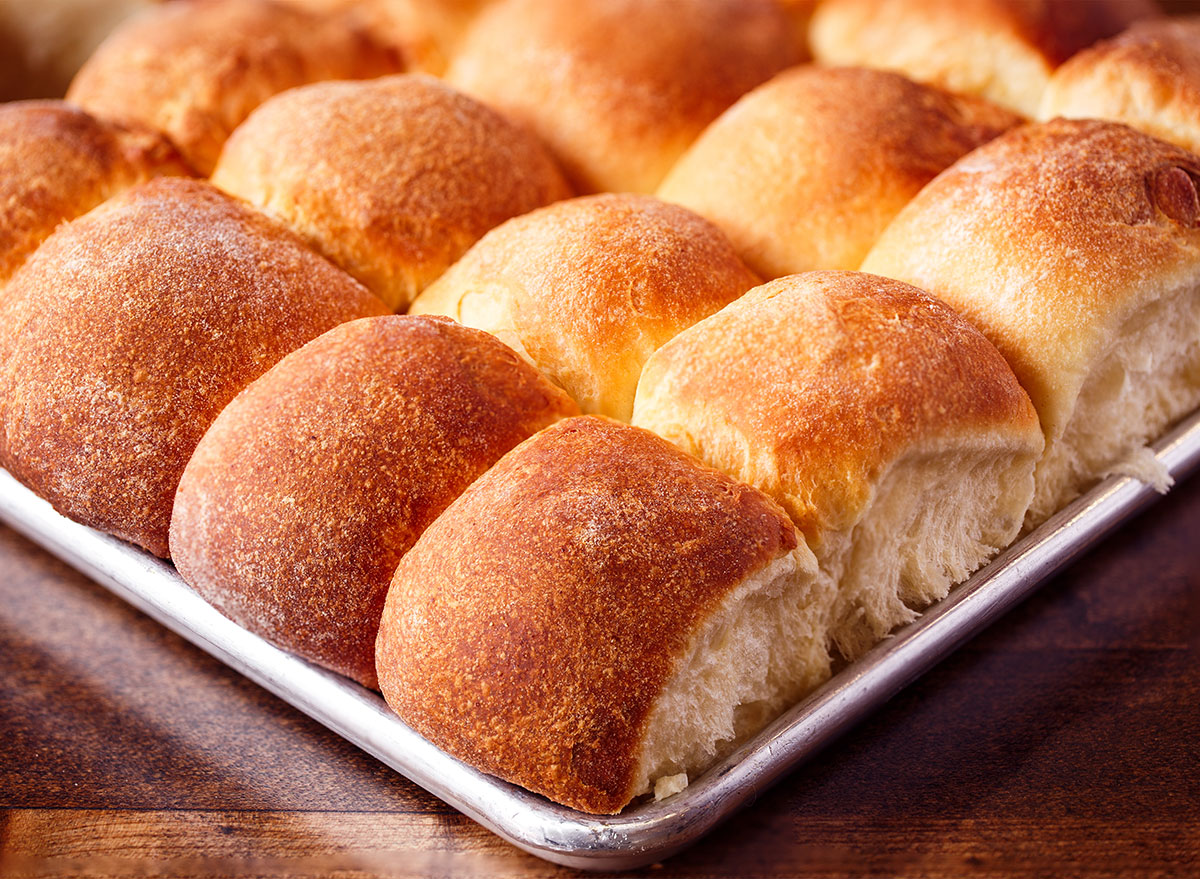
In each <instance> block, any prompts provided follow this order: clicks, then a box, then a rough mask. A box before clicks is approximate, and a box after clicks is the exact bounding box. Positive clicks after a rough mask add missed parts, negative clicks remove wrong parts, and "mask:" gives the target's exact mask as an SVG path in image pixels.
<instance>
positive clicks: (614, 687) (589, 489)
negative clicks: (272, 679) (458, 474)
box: [376, 417, 832, 812]
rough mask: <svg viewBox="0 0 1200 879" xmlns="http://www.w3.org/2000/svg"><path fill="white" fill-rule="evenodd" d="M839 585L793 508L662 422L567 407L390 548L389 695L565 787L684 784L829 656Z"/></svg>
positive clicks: (549, 788)
mask: <svg viewBox="0 0 1200 879" xmlns="http://www.w3.org/2000/svg"><path fill="white" fill-rule="evenodd" d="M831 600H832V588H831V586H830V584H829V582H828V580H827V579H826V578H823V577H822V576H821V575H820V573H819V572H818V571H817V569H816V564H815V560H814V559H813V557H812V554H811V553H810V552H809V551H808V549H807V548H806V547H805V545H804V542H803V539H802V538H800V537H799V535H798V534H797V533H796V530H795V528H794V527H793V526H792V524H791V523H790V522H789V521H788V519H787V517H786V516H785V515H784V514H783V511H782V510H780V509H779V507H778V506H776V505H775V504H774V503H773V502H772V501H770V500H769V499H768V498H766V497H765V496H764V495H762V494H761V493H759V492H758V491H756V490H755V489H753V488H751V487H750V486H747V485H741V484H739V483H737V482H734V481H733V480H731V479H729V478H727V477H725V476H723V475H721V474H719V473H717V472H716V471H713V470H710V469H708V468H707V467H703V466H701V465H700V464H699V463H698V462H696V461H695V460H694V459H691V458H689V457H687V456H686V455H684V454H682V453H681V452H679V451H678V450H677V449H675V448H673V447H672V446H671V445H670V444H669V443H667V442H666V441H665V440H662V439H660V438H659V437H656V436H654V435H653V434H650V433H648V432H646V431H642V430H638V429H637V428H634V427H629V426H627V425H621V424H616V423H614V422H611V421H607V420H605V419H601V418H595V417H584V418H573V419H568V420H566V421H561V422H559V423H558V424H557V425H555V426H554V427H551V428H548V429H547V430H544V431H542V432H541V433H539V434H537V435H536V436H534V437H533V438H532V439H530V440H527V441H526V442H525V443H523V444H522V445H520V446H518V447H517V448H516V449H514V450H513V451H512V452H510V453H509V454H508V455H506V456H505V457H504V458H502V459H501V460H500V462H499V463H497V464H496V466H494V467H493V468H492V469H491V470H489V471H488V472H487V473H485V474H484V475H483V476H481V477H480V478H479V479H478V480H477V481H476V482H475V483H474V484H473V485H472V486H471V487H470V488H468V489H467V491H466V492H465V493H464V494H463V495H462V497H460V498H459V499H458V500H457V501H455V502H454V503H453V504H451V505H450V507H449V508H448V509H447V510H446V512H444V513H443V514H442V515H441V516H440V517H439V518H438V519H437V520H436V521H435V522H434V523H433V525H431V526H430V527H429V528H428V530H426V531H425V533H424V534H423V535H421V537H420V539H419V540H418V541H417V543H416V545H414V546H413V548H412V549H411V550H409V552H408V553H407V554H406V555H405V556H404V558H403V559H402V560H401V561H400V565H399V567H398V568H397V570H396V576H395V579H394V580H393V581H392V585H391V589H390V590H389V592H388V596H387V603H386V605H385V607H384V612H383V621H382V623H381V625H380V631H379V642H378V651H377V657H376V660H377V666H378V671H379V682H380V685H381V686H382V689H383V694H384V697H385V698H386V699H387V701H388V704H390V705H391V706H392V707H393V708H394V709H395V710H396V711H397V712H398V713H399V714H400V716H401V717H402V718H403V719H404V721H405V722H406V723H408V724H409V725H410V726H412V727H413V728H414V729H416V730H417V731H418V732H420V733H421V734H422V735H424V736H426V737H427V738H428V739H429V740H430V741H432V742H433V743H434V744H436V745H438V746H439V747H441V748H444V749H445V750H447V751H449V752H450V753H451V754H454V755H455V756H457V757H459V758H461V759H464V760H466V761H467V762H470V763H473V764H474V765H476V766H478V767H479V768H481V769H482V770H484V771H485V772H489V773H492V774H495V775H499V776H500V777H502V778H505V779H508V780H509V781H513V782H516V783H517V784H521V785H523V786H525V787H527V788H530V789H531V790H534V791H537V792H539V793H542V794H544V795H546V796H548V797H550V798H551V799H553V800H555V801H556V802H560V803H565V804H566V805H569V806H572V807H574V808H576V809H582V810H584V811H588V812H616V811H618V810H620V809H621V808H622V807H623V806H624V805H625V804H627V803H628V802H629V801H630V800H631V799H632V798H633V797H636V796H638V795H640V794H644V793H649V792H651V791H654V792H655V793H656V794H657V795H659V796H663V795H667V794H670V793H673V792H675V791H677V790H679V789H680V788H681V787H682V786H684V785H686V783H687V781H688V779H690V778H693V777H695V776H696V775H698V774H699V773H700V772H702V771H703V770H704V768H705V767H706V766H708V765H709V764H710V763H711V762H712V761H713V760H714V759H715V758H716V757H717V756H718V755H721V754H723V753H725V752H727V751H729V750H730V749H731V748H732V747H733V746H734V744H735V743H736V742H738V741H740V740H742V739H744V738H746V737H748V736H750V735H752V734H753V733H754V732H756V731H757V730H758V729H760V728H761V727H762V726H763V725H764V724H765V723H767V722H768V721H769V720H771V719H772V718H773V717H774V716H775V715H776V714H778V713H779V712H780V711H781V710H782V709H783V708H784V707H786V706H788V705H790V704H792V703H793V702H795V701H796V700H797V699H799V698H800V697H801V696H802V695H804V694H805V693H807V692H808V691H809V690H811V689H812V688H813V687H815V686H816V685H817V684H819V683H821V682H822V681H823V680H824V679H825V678H826V677H827V676H828V674H829V654H828V651H827V649H826V637H827V636H826V631H825V629H826V625H827V619H828V613H829V605H830V602H831Z"/></svg>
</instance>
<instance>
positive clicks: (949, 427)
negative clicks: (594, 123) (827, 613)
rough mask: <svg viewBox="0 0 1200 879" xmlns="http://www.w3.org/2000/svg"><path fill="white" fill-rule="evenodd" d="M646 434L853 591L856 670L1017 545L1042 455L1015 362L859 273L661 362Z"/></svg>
mask: <svg viewBox="0 0 1200 879" xmlns="http://www.w3.org/2000/svg"><path fill="white" fill-rule="evenodd" d="M634 423H635V424H637V425H639V426H641V427H646V428H649V429H651V430H653V431H655V432H656V433H658V434H660V435H661V436H664V437H666V438H667V439H669V440H671V441H673V442H675V443H676V444H677V445H679V446H680V447H682V448H683V449H684V450H685V451H687V452H690V453H692V454H694V455H696V456H697V457H699V458H700V459H701V460H703V461H704V462H705V463H707V464H709V465H711V466H714V467H717V468H718V469H720V470H723V471H725V472H726V473H728V474H730V475H731V476H734V477H735V478H737V479H741V480H743V481H745V482H748V483H750V484H751V485H754V486H756V487H758V488H759V489H761V490H763V491H765V492H766V493H767V494H769V495H770V496H771V497H772V498H774V499H775V500H776V501H778V502H779V503H780V504H781V505H782V506H783V508H784V509H785V510H786V511H787V512H788V515H790V516H791V517H792V521H793V522H795V523H796V525H797V527H799V529H800V530H801V532H803V534H804V536H805V538H806V539H807V541H808V544H809V546H811V547H812V549H813V552H815V553H816V556H817V560H818V561H819V562H820V564H821V569H822V570H823V571H825V572H827V573H828V574H829V575H830V576H831V577H832V578H833V579H834V580H835V581H836V582H837V584H838V599H837V604H836V607H835V612H834V616H833V629H832V634H833V638H834V641H835V642H836V643H837V645H838V647H839V648H840V650H841V651H842V653H843V654H844V655H845V656H846V657H847V658H850V659H853V658H855V657H857V656H858V655H859V654H861V653H862V652H863V651H864V650H866V649H867V648H868V647H870V646H871V645H872V644H874V643H875V642H876V641H878V640H879V639H880V638H882V637H883V636H884V635H886V634H887V633H888V632H889V631H890V630H891V629H892V628H893V627H895V626H896V625H898V624H900V623H905V622H908V621H910V620H912V619H914V618H915V616H916V614H915V613H914V610H919V609H921V608H923V607H925V606H926V605H928V604H929V603H930V602H932V601H934V600H936V599H938V598H942V597H943V596H945V595H946V593H947V592H948V591H949V588H950V586H952V585H953V584H955V583H957V582H959V581H961V580H964V579H965V578H966V577H967V575H968V574H970V573H971V572H972V571H974V570H975V569H976V568H978V567H979V566H980V565H981V564H983V563H984V562H985V561H986V560H987V559H988V558H989V557H991V556H992V555H993V554H994V553H995V552H996V551H997V550H999V549H1001V548H1003V547H1005V546H1007V545H1008V544H1009V542H1011V541H1012V539H1013V538H1014V537H1016V535H1017V532H1018V531H1019V529H1020V527H1021V519H1022V517H1023V516H1024V514H1025V509H1026V507H1027V506H1028V505H1029V500H1030V497H1031V496H1032V494H1033V468H1034V465H1035V463H1036V462H1037V458H1038V456H1039V454H1040V453H1041V450H1042V436H1041V432H1040V430H1039V427H1038V420H1037V415H1036V413H1035V412H1034V410H1033V406H1032V405H1031V404H1030V402H1029V397H1028V396H1027V395H1026V394H1025V392H1024V391H1023V390H1022V389H1021V386H1020V385H1019V384H1018V383H1017V380H1016V377H1015V376H1014V375H1013V372H1012V370H1011V369H1010V368H1009V366H1008V364H1006V363H1005V362H1004V358H1002V357H1001V356H1000V353H999V352H998V351H997V350H996V349H995V347H993V346H992V344H991V343H989V342H988V341H987V339H985V338H984V337H983V336H982V335H981V334H980V333H979V332H978V331H977V330H976V329H974V328H973V327H972V326H971V325H970V324H969V323H967V321H965V320H964V319H963V318H961V317H959V316H958V315H957V314H955V313H954V312H953V311H952V310H951V309H949V308H948V307H946V306H945V305H944V304H942V303H941V302H939V301H937V300H936V299H934V298H933V297H932V296H929V295H928V294H926V293H924V292H922V291H921V290H917V289H916V288H914V287H910V286H908V285H907V284H901V283H900V282H898V281H892V280H888V279H886V278H879V277H875V276H872V275H864V274H859V273H857V272H813V273H811V274H804V275H793V276H790V277H787V278H781V279H779V280H778V281H773V282H771V283H769V284H766V285H764V286H762V287H757V288H755V289H754V290H751V291H750V292H749V293H747V294H746V295H745V296H743V297H742V298H741V299H739V300H738V301H737V302H735V303H734V304H732V305H730V306H728V307H727V308H725V309H723V310H722V311H720V312H718V313H717V314H715V315H713V316H712V317H710V318H708V319H707V320H704V321H701V322H700V323H699V324H697V325H696V326H694V327H692V328H691V329H690V330H685V331H684V332H683V333H680V334H679V335H678V336H676V337H675V339H673V340H672V341H670V342H668V343H667V344H666V345H664V346H663V347H662V348H661V349H660V350H659V351H658V353H656V354H655V355H654V356H653V357H651V358H650V361H649V362H648V363H647V364H646V369H645V372H644V373H643V374H642V380H641V384H640V385H639V386H638V395H637V405H636V407H635V410H634Z"/></svg>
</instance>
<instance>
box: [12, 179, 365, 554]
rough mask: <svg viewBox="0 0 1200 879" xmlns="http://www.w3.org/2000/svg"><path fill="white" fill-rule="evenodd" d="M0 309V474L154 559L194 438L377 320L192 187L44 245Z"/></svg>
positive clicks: (170, 189)
mask: <svg viewBox="0 0 1200 879" xmlns="http://www.w3.org/2000/svg"><path fill="white" fill-rule="evenodd" d="M3 298H4V302H3V306H2V307H0V353H2V354H3V355H4V356H3V357H2V358H0V364H3V365H0V464H2V465H3V466H4V467H6V468H8V470H9V471H10V472H11V473H12V474H13V476H15V477H16V478H17V479H19V480H21V481H22V482H24V483H25V484H26V485H27V486H29V487H30V488H31V489H33V490H34V491H35V492H37V493H38V494H39V495H41V496H42V497H44V498H45V499H46V500H48V501H50V503H52V504H53V505H54V506H55V508H56V509H58V510H59V512H61V513H63V514H65V515H67V516H70V517H71V518H72V519H75V520H76V521H79V522H82V523H83V524H85V525H90V526H91V527H93V528H99V529H100V530H102V531H108V532H110V533H112V534H116V535H117V536H118V537H122V538H124V539H126V540H130V541H133V542H134V543H137V544H140V545H141V546H144V547H145V548H146V549H148V550H150V551H151V552H153V553H155V554H156V555H160V556H166V555H167V528H168V525H169V522H170V518H171V503H172V501H173V500H174V497H175V487H176V485H177V484H178V483H179V477H180V475H181V474H182V473H183V468H184V465H185V464H187V461H188V458H190V457H191V454H192V451H193V449H195V447H196V443H197V442H199V441H200V437H201V435H202V434H203V433H204V430H205V429H206V428H207V427H208V425H209V424H210V423H211V422H212V420H213V419H214V418H215V417H216V416H217V413H218V412H220V411H221V409H222V408H224V406H225V404H226V403H228V402H229V401H230V400H231V399H233V396H234V395H235V394H236V393H237V392H238V391H240V390H241V389H242V388H243V387H245V386H246V385H247V384H249V382H250V381H252V380H253V379H255V378H257V377H258V376H259V375H261V374H262V373H263V372H265V371H266V370H267V368H268V367H270V366H271V365H272V364H274V363H275V361H277V360H279V358H281V357H282V356H283V355H284V354H286V353H288V352H289V351H291V350H293V349H295V348H298V347H300V346H301V345H302V344H304V343H305V342H307V341H309V340H310V339H312V338H315V337H316V336H318V335H320V334H321V333H323V332H324V331H325V330H328V329H331V328H332V327H334V326H336V325H337V324H339V323H342V322H344V321H347V320H351V319H353V318H356V317H366V316H369V315H374V314H383V313H385V312H386V309H385V307H384V305H383V303H382V302H380V301H379V300H378V299H376V298H375V297H374V296H372V295H371V294H370V293H368V292H367V291H366V290H365V289H364V288H363V287H361V286H360V285H359V284H357V283H356V282H355V281H354V280H353V279H352V278H350V277H349V276H348V275H346V274H344V273H342V272H340V271H338V270H337V269H335V268H334V267H333V266H331V265H330V264H329V263H327V262H325V260H323V259H321V258H320V257H319V256H317V255H316V254H315V253H312V252H311V251H310V250H309V249H308V248H306V247H304V245H303V244H302V243H301V242H300V241H299V240H297V239H295V238H294V236H292V235H291V234H290V233H289V232H287V231H286V230H284V229H282V228H280V227H279V226H277V225H276V224H275V223H273V222H271V221H269V220H268V219H267V218H266V217H263V216H262V215H260V214H258V213H256V212H254V211H251V210H250V209H249V208H246V207H243V206H242V205H239V204H238V203H236V202H235V201H233V200H232V199H230V198H228V197H226V196H224V195H222V194H221V193H220V192H218V191H217V190H215V189H213V188H212V187H211V186H209V185H208V184H206V183H202V182H200V181H196V180H189V179H186V178H182V177H162V178H159V179H157V180H152V181H150V182H149V183H144V184H142V185H141V186H138V187H135V188H133V189H130V190H127V191H125V192H124V193H122V194H120V195H118V196H116V197H115V198H113V199H111V200H109V201H107V202H105V203H104V204H102V205H101V206H100V207H98V208H96V209H95V210H93V211H92V212H91V213H88V214H85V215H84V216H83V217H80V218H79V219H77V220H75V221H74V222H72V223H69V224H67V225H65V226H62V227H60V228H59V229H58V230H57V231H56V232H55V233H54V234H53V235H51V236H50V237H49V238H48V239H46V242H45V243H44V244H43V245H42V246H41V247H40V248H39V249H38V250H37V251H36V252H35V253H34V254H33V255H32V256H31V257H30V258H29V259H28V260H27V261H26V262H25V265H23V266H22V267H21V268H20V269H19V270H18V271H17V273H16V274H15V275H13V277H12V279H11V280H10V281H9V283H8V286H7V287H6V288H5V291H4V297H3Z"/></svg>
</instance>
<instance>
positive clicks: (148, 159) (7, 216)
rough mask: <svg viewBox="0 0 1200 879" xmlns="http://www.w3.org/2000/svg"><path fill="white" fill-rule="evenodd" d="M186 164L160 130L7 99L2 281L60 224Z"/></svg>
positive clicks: (0, 184) (0, 216)
mask: <svg viewBox="0 0 1200 879" xmlns="http://www.w3.org/2000/svg"><path fill="white" fill-rule="evenodd" d="M186 173H188V169H187V166H186V165H185V164H184V162H183V160H182V159H181V158H180V157H179V155H178V154H177V153H176V152H175V150H174V149H172V147H171V146H170V144H168V143H167V142H166V141H165V140H164V139H163V138H162V136H161V135H159V134H156V133H155V132H153V131H150V130H148V129H145V128H140V127H136V128H134V127H126V126H122V125H115V124H108V123H105V122H101V121H100V120H98V119H96V118H95V117H93V116H90V115H89V114H87V113H85V112H84V111H82V110H80V109H78V108H77V107H73V106H72V105H70V104H66V103H63V102H62V101H20V102H17V103H13V104H0V285H3V284H4V282H5V281H7V280H8V278H9V276H10V275H12V273H13V272H14V271H16V270H17V267H18V266H19V265H20V264H21V263H22V262H24V261H25V258H26V257H27V256H28V255H29V254H30V253H32V252H33V251H34V250H35V249H36V248H37V246H38V245H39V244H41V243H42V241H43V240H45V238H46V237H47V236H48V235H49V234H50V233H51V232H53V231H54V229H55V227H56V226H58V224H59V223H61V222H63V221H64V220H70V219H74V218H75V217H78V216H79V215H81V214H84V213H86V212H87V211H89V210H91V209H92V208H94V207H95V206H96V205H98V204H100V202H102V201H104V200H105V199H106V198H109V197H110V196H112V195H115V194H116V193H117V192H120V191H121V190H122V189H125V188H127V187H130V186H133V185H134V184H136V183H141V182H142V181H144V180H148V179H149V178H151V177H154V176H157V175H159V174H186Z"/></svg>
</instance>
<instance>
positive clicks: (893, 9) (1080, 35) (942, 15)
mask: <svg viewBox="0 0 1200 879" xmlns="http://www.w3.org/2000/svg"><path fill="white" fill-rule="evenodd" d="M823 5H825V6H828V7H830V8H829V10H827V11H823V12H822V13H821V14H822V15H829V14H833V10H834V9H835V8H836V9H837V13H836V14H838V15H849V16H855V17H858V18H859V19H860V23H861V24H862V25H864V26H868V27H870V26H879V27H891V26H895V25H898V24H899V25H904V26H906V27H909V28H921V27H927V26H928V25H930V23H932V22H936V21H938V20H941V21H942V22H945V23H946V24H947V25H948V26H949V27H951V28H954V29H956V30H959V32H960V33H962V34H963V35H966V34H967V33H968V32H970V31H971V30H976V29H979V30H983V29H988V30H996V31H1003V32H1006V33H1011V34H1012V35H1013V36H1015V37H1016V38H1017V39H1019V40H1020V41H1021V42H1023V43H1024V44H1026V45H1027V46H1028V47H1029V48H1030V49H1031V50H1032V51H1035V52H1037V53H1038V54H1039V55H1041V56H1042V58H1044V59H1045V60H1046V63H1047V64H1048V65H1049V66H1050V67H1051V68H1054V67H1057V66H1058V65H1059V64H1062V63H1063V62H1064V61H1066V60H1067V59H1068V58H1070V57H1071V56H1072V55H1074V54H1075V53H1076V52H1078V51H1079V50H1080V49H1084V48H1086V47H1087V46H1090V45H1092V44H1093V43H1095V42H1096V41H1097V40H1102V39H1104V38H1105V37H1111V36H1113V35H1114V34H1117V33H1120V32H1121V31H1122V30H1124V29H1125V28H1127V27H1129V25H1131V24H1133V23H1134V22H1135V21H1138V20H1139V19H1143V18H1148V17H1154V16H1157V15H1160V14H1161V10H1160V8H1159V6H1158V3H1156V2H1155V0H1086V2H1081V0H824V3H823ZM898 38H899V37H898Z"/></svg>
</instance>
